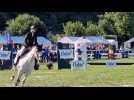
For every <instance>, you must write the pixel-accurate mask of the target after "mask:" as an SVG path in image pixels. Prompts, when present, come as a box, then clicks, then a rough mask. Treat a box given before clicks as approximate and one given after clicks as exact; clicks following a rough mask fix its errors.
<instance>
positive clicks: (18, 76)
mask: <svg viewBox="0 0 134 100" xmlns="http://www.w3.org/2000/svg"><path fill="white" fill-rule="evenodd" d="M37 51H38V50H37V47H36V46H34V47H32V48H31V50H30V51H29V52H28V53H27V54H25V55H24V56H23V57H21V58H20V60H19V62H18V64H17V66H14V67H13V68H12V71H13V72H14V73H13V76H12V78H13V79H12V80H15V84H14V85H15V86H18V85H19V84H20V83H21V81H22V84H21V86H23V85H24V83H25V80H26V78H27V76H28V75H30V74H31V72H32V71H33V70H34V65H35V58H36V59H37V57H38V54H37ZM18 53H19V52H18ZM15 60H16V59H15ZM22 76H24V77H22Z"/></svg>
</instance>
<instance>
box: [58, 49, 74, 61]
mask: <svg viewBox="0 0 134 100" xmlns="http://www.w3.org/2000/svg"><path fill="white" fill-rule="evenodd" d="M59 53H60V59H73V58H74V50H73V49H60V50H59Z"/></svg>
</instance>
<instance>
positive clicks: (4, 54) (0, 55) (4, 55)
mask: <svg viewBox="0 0 134 100" xmlns="http://www.w3.org/2000/svg"><path fill="white" fill-rule="evenodd" d="M10 55H11V51H0V59H1V60H10Z"/></svg>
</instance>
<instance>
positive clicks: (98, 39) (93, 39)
mask: <svg viewBox="0 0 134 100" xmlns="http://www.w3.org/2000/svg"><path fill="white" fill-rule="evenodd" d="M86 39H88V40H89V41H91V43H93V44H95V43H102V44H105V43H106V39H105V38H104V37H102V36H87V37H86Z"/></svg>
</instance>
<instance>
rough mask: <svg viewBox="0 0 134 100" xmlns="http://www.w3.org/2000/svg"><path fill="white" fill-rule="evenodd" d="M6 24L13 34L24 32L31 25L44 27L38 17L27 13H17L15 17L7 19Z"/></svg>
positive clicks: (22, 33)
mask: <svg viewBox="0 0 134 100" xmlns="http://www.w3.org/2000/svg"><path fill="white" fill-rule="evenodd" d="M7 25H8V27H7V30H8V31H9V32H10V33H12V34H13V35H24V34H26V32H27V31H28V30H29V28H30V26H31V25H38V26H40V28H41V29H43V28H44V27H45V25H44V24H43V22H42V21H41V20H40V19H39V18H38V17H36V16H33V15H29V14H21V15H18V16H17V17H16V18H15V19H11V20H8V21H7Z"/></svg>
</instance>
